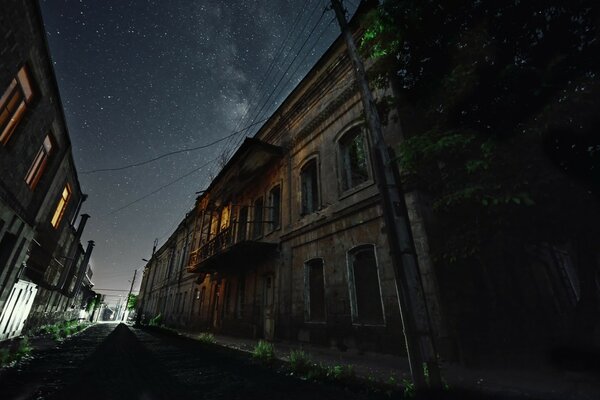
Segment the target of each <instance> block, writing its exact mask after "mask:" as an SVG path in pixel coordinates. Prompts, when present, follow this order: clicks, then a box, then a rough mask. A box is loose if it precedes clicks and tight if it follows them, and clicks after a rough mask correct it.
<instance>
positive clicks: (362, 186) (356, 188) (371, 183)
mask: <svg viewBox="0 0 600 400" xmlns="http://www.w3.org/2000/svg"><path fill="white" fill-rule="evenodd" d="M374 185H375V181H374V180H373V179H368V180H366V181H364V182H363V183H361V184H359V185H356V186H354V187H353V188H350V189H347V190H345V191H343V192H342V193H340V195H339V196H338V200H340V201H341V200H344V199H346V198H348V197H350V196H352V195H353V194H356V193H358V192H360V191H362V190H365V189H367V188H369V187H371V186H374Z"/></svg>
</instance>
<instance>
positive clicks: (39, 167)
mask: <svg viewBox="0 0 600 400" xmlns="http://www.w3.org/2000/svg"><path fill="white" fill-rule="evenodd" d="M46 141H48V145H49V148H48V149H46ZM54 146H55V142H54V139H53V137H52V134H51V133H48V134H46V136H44V140H43V141H42V144H41V146H40V148H39V150H38V151H37V153H36V155H35V157H34V159H33V162H32V163H31V165H30V166H29V170H28V171H27V174H25V178H24V180H25V183H26V184H27V187H28V188H29V189H30V190H32V191H33V190H35V188H36V186H37V184H38V183H39V181H40V180H41V179H42V176H43V175H44V171H45V170H46V166H47V165H48V160H49V159H50V156H51V155H52V153H53V152H54ZM38 160H39V161H38Z"/></svg>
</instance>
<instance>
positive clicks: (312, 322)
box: [304, 321, 327, 325]
mask: <svg viewBox="0 0 600 400" xmlns="http://www.w3.org/2000/svg"><path fill="white" fill-rule="evenodd" d="M304 323H305V324H310V325H327V321H304Z"/></svg>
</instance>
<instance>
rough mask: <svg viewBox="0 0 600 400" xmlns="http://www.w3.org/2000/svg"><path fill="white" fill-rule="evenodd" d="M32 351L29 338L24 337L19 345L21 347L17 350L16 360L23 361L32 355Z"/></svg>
mask: <svg viewBox="0 0 600 400" xmlns="http://www.w3.org/2000/svg"><path fill="white" fill-rule="evenodd" d="M31 350H32V348H31V345H30V344H29V339H28V338H27V336H25V337H23V339H21V342H20V343H19V347H18V348H17V352H16V358H17V359H21V358H23V357H25V356H28V355H29V354H30V353H31Z"/></svg>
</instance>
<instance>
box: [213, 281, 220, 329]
mask: <svg viewBox="0 0 600 400" xmlns="http://www.w3.org/2000/svg"><path fill="white" fill-rule="evenodd" d="M220 292H221V284H220V283H216V284H215V292H214V294H213V312H212V326H213V328H215V329H219V328H220V327H221V314H220V313H219V307H220V297H221V293H220Z"/></svg>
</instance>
